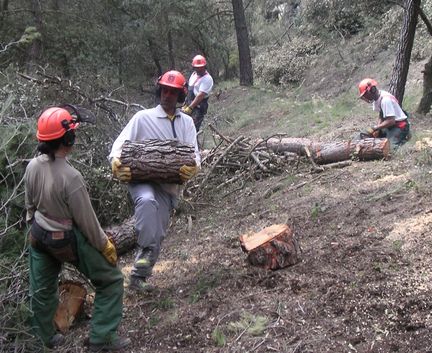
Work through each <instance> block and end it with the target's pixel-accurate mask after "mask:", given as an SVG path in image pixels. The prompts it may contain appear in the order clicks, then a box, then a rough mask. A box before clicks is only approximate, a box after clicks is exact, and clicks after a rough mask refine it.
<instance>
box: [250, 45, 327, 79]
mask: <svg viewBox="0 0 432 353" xmlns="http://www.w3.org/2000/svg"><path fill="white" fill-rule="evenodd" d="M319 49H320V42H319V41H318V40H317V39H316V38H309V39H293V40H292V41H290V42H288V43H285V44H284V45H283V46H282V47H273V48H269V49H268V50H267V51H263V52H262V53H261V54H259V55H257V57H256V59H255V61H254V68H255V77H256V78H257V79H258V80H261V81H263V82H265V83H268V84H274V85H287V84H292V83H297V82H300V81H301V80H302V78H303V75H304V73H305V71H306V69H307V68H308V67H309V64H310V61H311V59H312V58H313V57H314V56H315V55H317V53H318V52H319Z"/></svg>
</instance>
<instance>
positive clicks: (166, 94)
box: [161, 86, 180, 110]
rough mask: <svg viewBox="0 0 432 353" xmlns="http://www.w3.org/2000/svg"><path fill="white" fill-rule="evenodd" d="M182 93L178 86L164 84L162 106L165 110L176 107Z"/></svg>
mask: <svg viewBox="0 0 432 353" xmlns="http://www.w3.org/2000/svg"><path fill="white" fill-rule="evenodd" d="M179 94H180V90H179V89H178V88H173V87H169V86H162V90H161V106H162V108H164V109H165V110H172V109H174V108H175V107H176V104H177V98H178V96H179Z"/></svg>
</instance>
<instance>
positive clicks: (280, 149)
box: [267, 137, 390, 164]
mask: <svg viewBox="0 0 432 353" xmlns="http://www.w3.org/2000/svg"><path fill="white" fill-rule="evenodd" d="M267 146H268V147H269V148H270V149H271V150H272V151H274V152H276V153H285V152H293V153H297V154H299V155H306V150H307V149H308V150H309V151H311V154H312V158H313V160H314V161H315V162H316V163H317V164H327V163H336V162H341V161H345V160H349V159H358V160H360V161H369V160H375V159H387V158H389V156H390V143H389V141H388V140H387V139H374V138H366V139H362V140H351V141H340V142H323V143H317V142H313V141H311V140H309V139H303V138H289V137H287V138H281V139H278V138H271V139H269V140H268V141H267Z"/></svg>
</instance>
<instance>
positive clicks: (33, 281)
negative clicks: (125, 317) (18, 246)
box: [29, 229, 123, 345]
mask: <svg viewBox="0 0 432 353" xmlns="http://www.w3.org/2000/svg"><path fill="white" fill-rule="evenodd" d="M74 232H75V235H76V239H77V253H78V262H77V263H74V265H75V267H76V268H77V269H78V270H79V271H80V272H81V273H82V274H84V275H85V276H86V277H87V278H88V279H90V281H91V282H92V284H93V285H94V286H95V288H96V296H95V300H94V309H93V316H92V320H91V330H90V342H92V343H104V342H110V341H113V340H115V339H116V338H117V327H118V325H119V324H120V321H121V316H122V310H123V274H122V273H121V271H120V270H119V269H118V268H117V267H114V266H112V265H110V264H109V263H108V262H107V260H106V259H105V258H104V257H103V255H102V254H101V253H100V252H99V251H98V250H96V249H95V248H94V247H93V246H92V245H90V244H89V243H88V241H87V239H86V238H84V236H83V235H82V234H81V233H80V232H79V231H78V230H77V229H74ZM29 258H30V309H31V310H32V312H33V315H32V318H31V324H32V327H33V329H34V330H35V332H36V334H37V335H38V336H39V337H40V338H41V339H42V340H43V342H44V344H45V345H48V344H49V340H50V338H51V337H52V336H53V335H54V334H55V333H56V330H55V327H54V323H53V318H54V314H55V312H56V309H57V305H58V293H57V292H58V275H59V273H60V270H61V262H60V261H58V260H56V259H55V258H54V257H52V256H51V255H50V254H48V253H45V252H42V251H39V250H37V249H35V248H33V247H32V246H30V256H29Z"/></svg>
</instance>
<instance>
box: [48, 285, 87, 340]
mask: <svg viewBox="0 0 432 353" xmlns="http://www.w3.org/2000/svg"><path fill="white" fill-rule="evenodd" d="M59 294H60V295H59V304H58V306H57V311H56V313H55V315H54V325H55V326H56V328H57V329H58V330H59V331H60V332H62V333H66V332H67V331H68V330H69V328H70V327H71V326H72V324H73V323H74V321H75V319H76V318H77V317H78V316H79V315H80V314H81V313H82V311H83V308H84V302H85V299H86V296H87V290H86V289H85V287H84V285H83V284H82V283H79V282H72V281H66V282H63V283H61V284H60V286H59Z"/></svg>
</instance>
